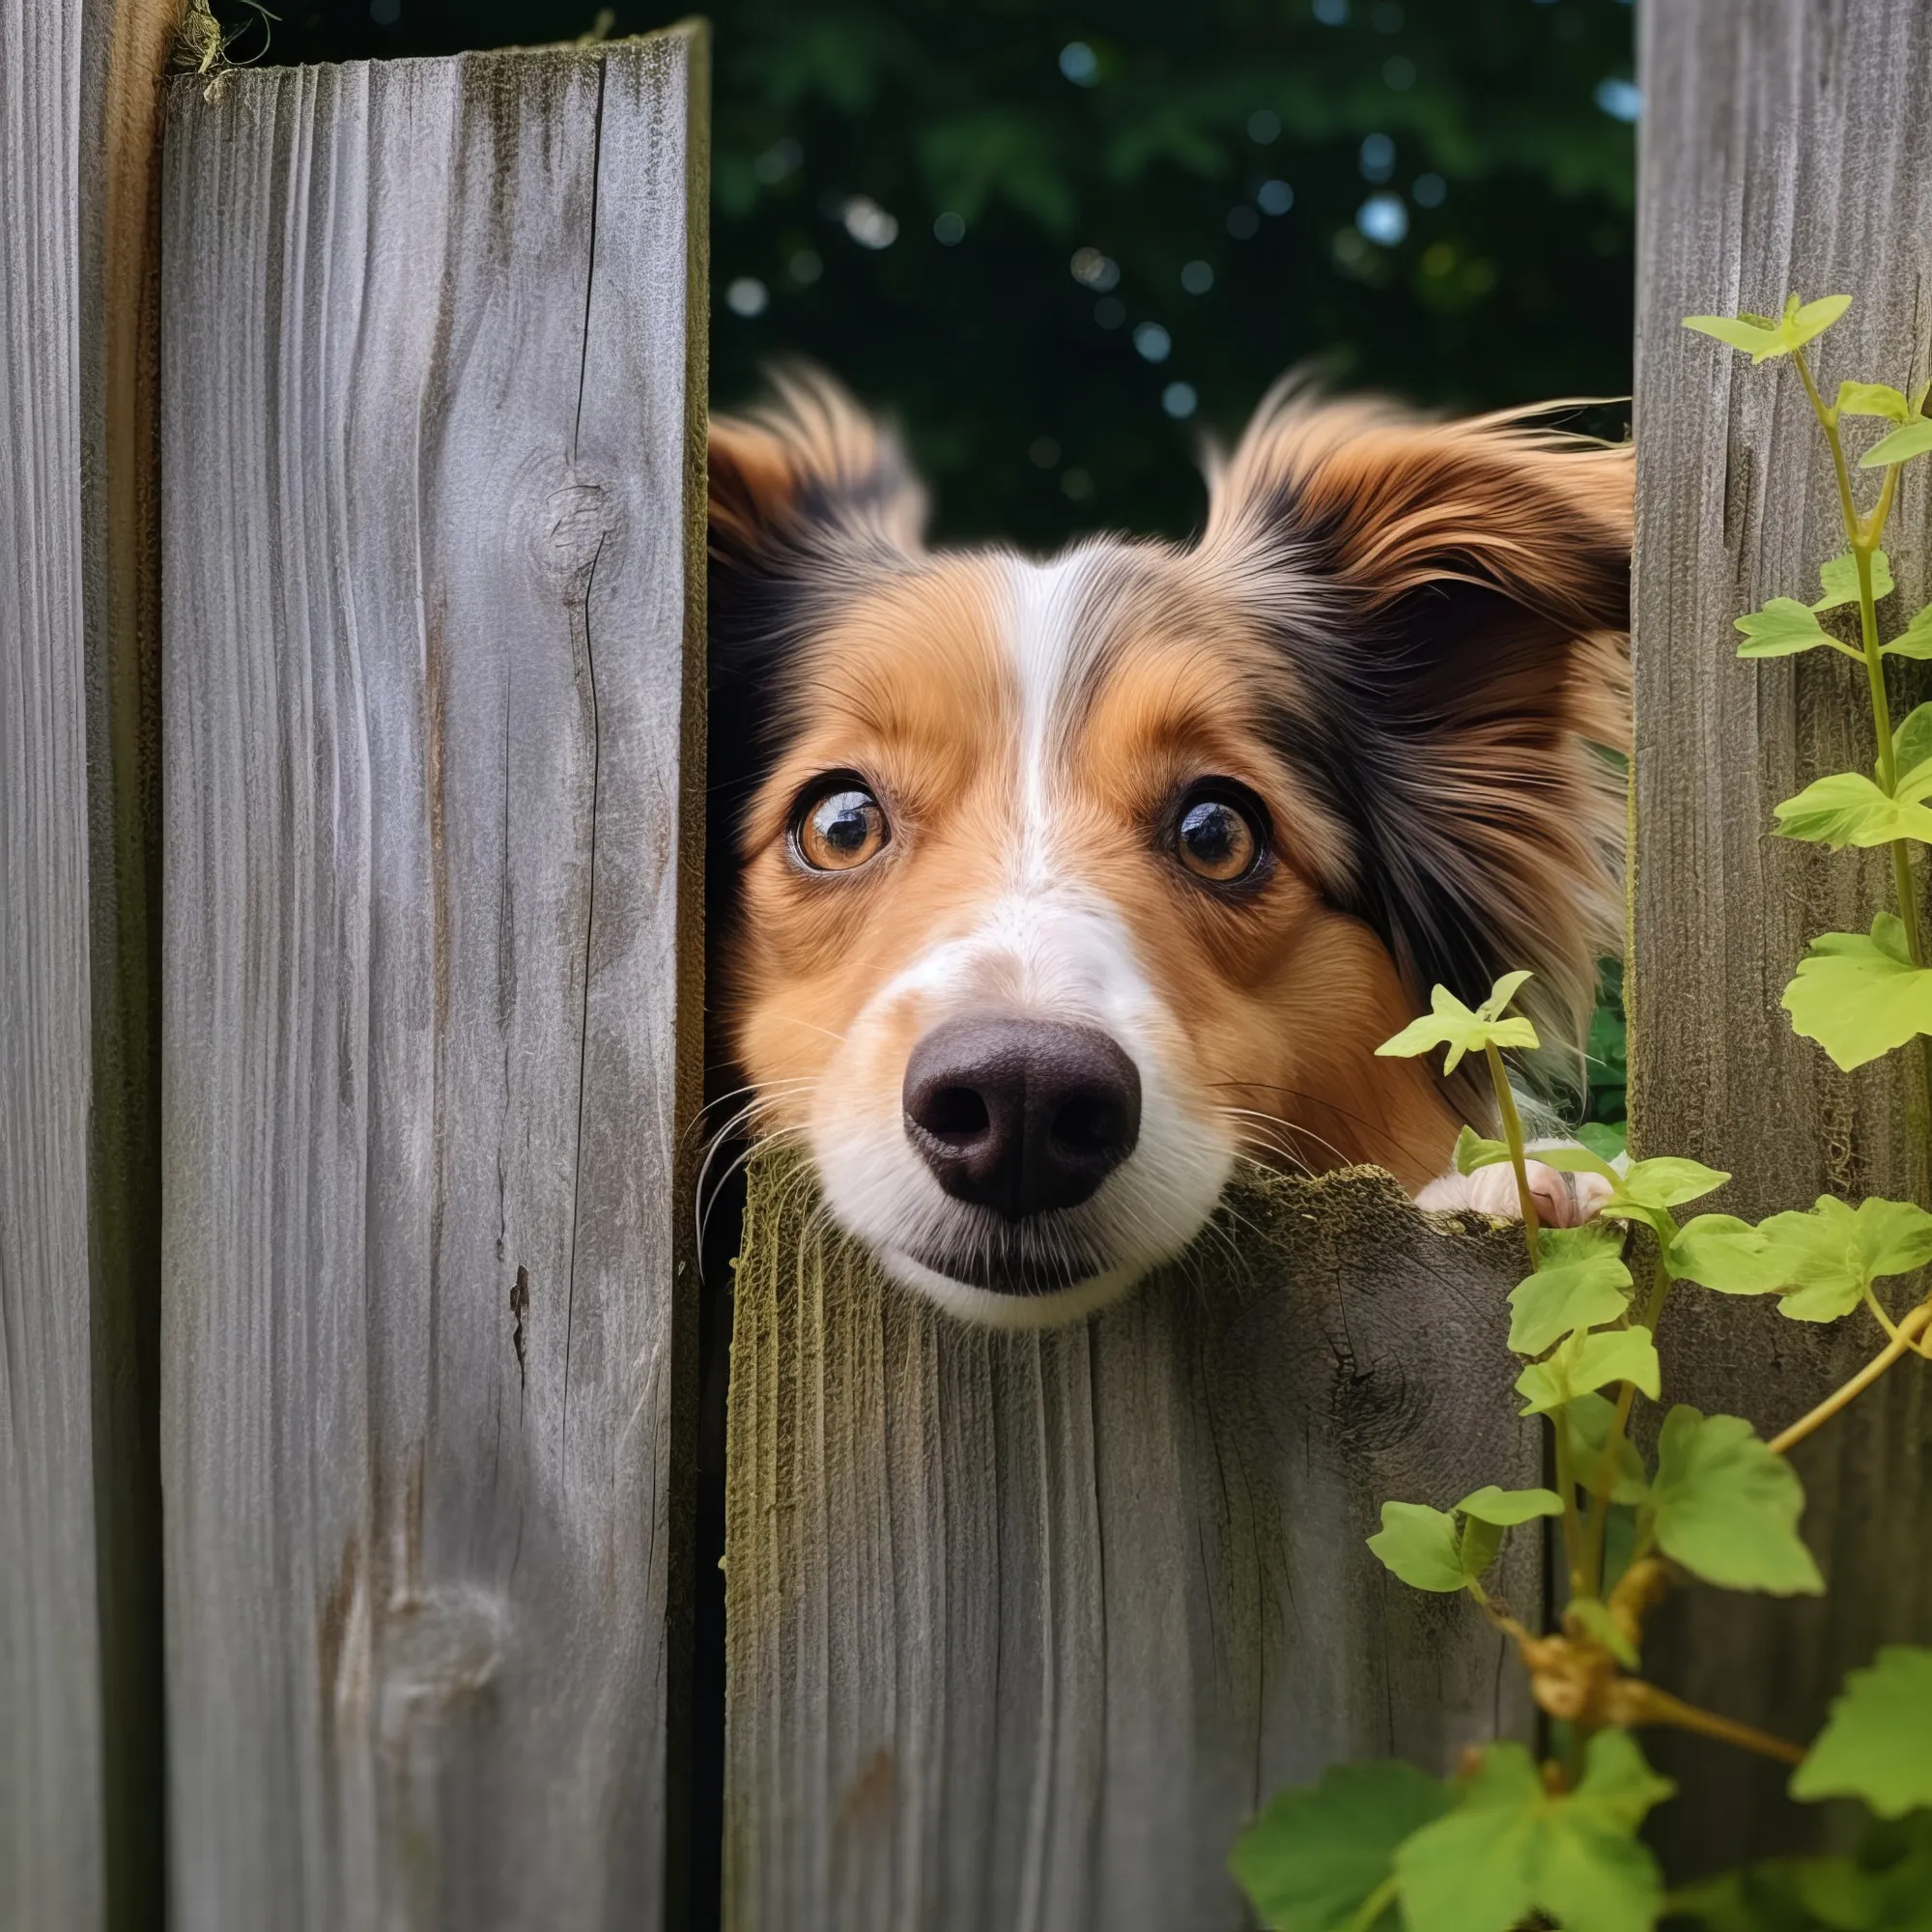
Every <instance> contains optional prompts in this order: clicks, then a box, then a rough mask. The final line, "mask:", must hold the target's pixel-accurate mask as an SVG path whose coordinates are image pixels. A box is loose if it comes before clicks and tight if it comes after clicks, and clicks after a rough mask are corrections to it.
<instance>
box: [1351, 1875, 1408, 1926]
mask: <svg viewBox="0 0 1932 1932" xmlns="http://www.w3.org/2000/svg"><path fill="white" fill-rule="evenodd" d="M1401 1889H1402V1881H1401V1880H1400V1879H1398V1878H1397V1877H1396V1875H1395V1874H1394V1873H1393V1872H1390V1873H1389V1875H1388V1877H1387V1878H1385V1879H1383V1880H1382V1882H1381V1884H1379V1885H1378V1886H1377V1887H1376V1889H1375V1890H1373V1891H1372V1892H1370V1893H1369V1895H1368V1897H1366V1898H1365V1899H1363V1900H1362V1903H1361V1906H1360V1908H1359V1909H1358V1910H1357V1912H1356V1913H1355V1916H1354V1917H1353V1918H1350V1920H1349V1922H1348V1924H1347V1925H1346V1926H1345V1927H1344V1928H1343V1932H1370V1927H1371V1926H1373V1925H1374V1924H1375V1922H1376V1920H1377V1919H1378V1918H1380V1917H1381V1916H1382V1914H1383V1913H1384V1912H1386V1911H1387V1910H1388V1909H1389V1907H1390V1906H1391V1905H1393V1904H1394V1903H1395V1901H1396V1894H1397V1893H1398V1892H1399V1891H1400V1890H1401Z"/></svg>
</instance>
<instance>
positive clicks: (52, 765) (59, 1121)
mask: <svg viewBox="0 0 1932 1932" xmlns="http://www.w3.org/2000/svg"><path fill="white" fill-rule="evenodd" d="M79 81H80V14H79V10H78V9H77V8H76V7H73V6H47V5H43V4H36V0H0V318H4V333H0V533H4V542H0V554H4V558H5V561H4V566H0V880H4V887H0V1920H4V1921H5V1922H6V1923H7V1924H9V1925H17V1926H21V1927H25V1928H40V1927H50V1928H51V1927H55V1926H62V1927H65V1926H76V1927H85V1926H90V1925H93V1924H96V1923H98V1922H99V1918H100V1913H101V1902H102V1887H101V1853H102V1830H101V1804H100V1763H101V1756H100V1682H99V1662H98V1654H97V1633H96V1598H95V1548H94V1495H93V1490H94V1475H93V1468H94V1463H93V1408H92V1402H91V1390H90V1382H89V1329H88V1241H87V1151H88V1141H87V1129H88V1082H89V1057H88V979H87V974H88V950H87V709H86V686H85V660H84V646H83V639H82V634H81V606H80V389H79V330H80V322H79V317H80V284H79V265H80V225H79V224H80V197H79V157H80V135H79V125H80V124H79V97H80V87H79Z"/></svg>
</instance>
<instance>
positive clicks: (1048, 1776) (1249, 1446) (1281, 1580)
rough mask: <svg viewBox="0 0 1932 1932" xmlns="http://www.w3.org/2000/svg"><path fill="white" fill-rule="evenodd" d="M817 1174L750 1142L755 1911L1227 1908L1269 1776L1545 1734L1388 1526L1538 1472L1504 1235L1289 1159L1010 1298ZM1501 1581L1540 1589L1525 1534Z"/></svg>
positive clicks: (733, 1487)
mask: <svg viewBox="0 0 1932 1932" xmlns="http://www.w3.org/2000/svg"><path fill="white" fill-rule="evenodd" d="M799 1179H800V1178H799V1176H798V1175H797V1173H796V1172H795V1171H794V1170H791V1169H789V1168H788V1167H786V1166H785V1165H784V1164H783V1163H782V1162H781V1161H774V1160H771V1159H769V1158H767V1159H762V1160H761V1161H760V1162H758V1163H757V1164H756V1166H755V1168H754V1173H753V1182H752V1191H751V1207H750V1210H749V1217H748V1221H747V1228H746V1244H745V1254H744V1258H743V1259H742V1260H741V1262H740V1264H739V1269H738V1277H737V1289H736V1297H737V1305H736V1317H735V1326H734V1335H733V1341H732V1352H731V1406H730V1425H729V1463H730V1473H729V1483H730V1495H729V1505H728V1523H727V1532H726V1583H727V1591H728V1597H729V1621H728V1629H727V1643H728V1650H729V1693H728V1705H729V1709H728V1752H729V1769H728V1776H727V1786H726V1822H725V1923H726V1925H727V1926H730V1927H732V1928H736V1932H751V1928H753V1927H765V1926H782V1927H784V1928H785V1932H869V1928H888V1927H891V1928H898V1927H904V1926H914V1925H916V1926H919V1927H920V1928H922V1932H967V1928H976V1932H978V1929H979V1928H983V1932H1082V1928H1090V1927H1091V1928H1093V1929H1094V1932H1173V1928H1174V1927H1176V1926H1181V1925H1185V1926H1189V1927H1196V1926H1198V1927H1228V1928H1230V1932H1232V1928H1234V1927H1236V1926H1238V1925H1240V1924H1242V1923H1244V1922H1245V1918H1244V1915H1243V1913H1242V1911H1241V1908H1240V1905H1239V1902H1238V1900H1237V1897H1236V1891H1235V1889H1234V1886H1233V1884H1232V1882H1231V1881H1230V1879H1229V1878H1228V1876H1227V1872H1226V1867H1225V1860H1226V1858H1227V1854H1228V1851H1229V1849H1230V1847H1231V1846H1232V1844H1233V1843H1234V1840H1235V1837H1236V1834H1237V1833H1238V1831H1239V1829H1240V1826H1241V1823H1242V1821H1243V1819H1244V1818H1245V1817H1246V1815H1247V1814H1248V1813H1249V1812H1250V1811H1251V1810H1252V1809H1253V1808H1254V1806H1255V1805H1256V1804H1258V1803H1259V1802H1261V1801H1262V1800H1263V1799H1264V1798H1265V1797H1266V1795H1267V1794H1268V1793H1269V1792H1271V1791H1272V1790H1273V1789H1274V1788H1275V1787H1277V1786H1278V1785H1281V1784H1283V1783H1287V1782H1291V1781H1294V1780H1300V1779H1306V1778H1309V1777H1312V1776H1315V1775H1316V1774H1317V1773H1318V1772H1319V1771H1320V1770H1321V1767H1322V1766H1324V1765H1326V1764H1328V1763H1330V1762H1332V1761H1334V1760H1336V1759H1338V1758H1344V1757H1354V1756H1373V1755H1382V1754H1388V1753H1391V1752H1394V1753H1399V1754H1401V1755H1403V1756H1406V1757H1410V1758H1412V1759H1414V1760H1415V1761H1416V1762H1418V1763H1420V1764H1423V1765H1425V1766H1427V1767H1429V1768H1431V1769H1433V1770H1435V1771H1438V1772H1446V1771H1448V1770H1450V1769H1452V1768H1453V1766H1454V1764H1455V1761H1456V1759H1457V1756H1458V1754H1459V1752H1460V1749H1461V1747H1463V1745H1464V1744H1466V1743H1469V1742H1471V1741H1473V1740H1477V1739H1481V1738H1488V1737H1492V1736H1494V1735H1498V1734H1510V1735H1518V1736H1526V1735H1528V1734H1530V1732H1531V1731H1532V1729H1533V1724H1532V1718H1533V1713H1532V1712H1531V1711H1530V1709H1529V1705H1528V1696H1527V1690H1526V1687H1525V1683H1524V1679H1523V1677H1522V1674H1521V1672H1520V1670H1519V1669H1518V1667H1517V1665H1516V1663H1515V1662H1514V1660H1513V1659H1512V1658H1510V1657H1508V1656H1506V1654H1505V1651H1504V1647H1503V1644H1502V1641H1501V1639H1500V1638H1499V1637H1497V1636H1496V1635H1495V1634H1494V1633H1493V1632H1492V1630H1491V1628H1490V1626H1489V1625H1488V1624H1487V1623H1486V1622H1485V1621H1484V1619H1483V1618H1482V1617H1481V1616H1480V1615H1479V1614H1477V1613H1476V1612H1475V1610H1474V1608H1473V1606H1472V1605H1469V1604H1467V1603H1464V1602H1462V1601H1460V1600H1456V1599H1444V1598H1436V1597H1424V1596H1422V1595H1420V1594H1419V1593H1417V1592H1415V1591H1411V1590H1408V1589H1406V1588H1405V1587H1404V1586H1402V1585H1400V1584H1398V1583H1396V1582H1395V1581H1394V1580H1393V1579H1392V1578H1391V1577H1388V1576H1387V1575H1386V1574H1385V1573H1384V1572H1383V1571H1382V1570H1381V1568H1380V1566H1379V1565H1378V1563H1377V1562H1376V1560H1375V1559H1374V1557H1372V1556H1371V1555H1370V1553H1369V1552H1368V1550H1367V1549H1366V1548H1364V1547H1363V1540H1364V1538H1366V1537H1367V1536H1368V1535H1369V1534H1371V1533H1372V1532H1373V1531H1374V1529H1375V1528H1376V1526H1377V1521H1378V1511H1379V1506H1380V1504H1381V1503H1382V1502H1383V1501H1384V1500H1385V1499H1387V1498H1390V1497H1401V1498H1407V1499H1410V1500H1417V1501H1423V1500H1427V1501H1435V1502H1438V1503H1446V1502H1449V1501H1453V1500H1454V1499H1455V1497H1457V1496H1459V1495H1461V1494H1463V1493H1464V1492H1466V1491H1467V1490H1468V1489H1471V1488H1473V1487H1475V1486H1476V1485H1477V1484H1479V1483H1482V1482H1486V1481H1498V1482H1503V1483H1516V1484H1533V1483H1535V1482H1538V1481H1540V1480H1541V1454H1542V1450H1541V1445H1540V1442H1539V1440H1538V1436H1537V1434H1536V1430H1535V1427H1534V1426H1533V1425H1528V1426H1525V1425H1522V1424H1520V1423H1518V1422H1517V1421H1516V1420H1515V1419H1514V1409H1515V1404H1514V1403H1513V1402H1512V1401H1511V1400H1510V1399H1509V1395H1508V1390H1509V1384H1510V1381H1511V1379H1512V1378H1513V1376H1514V1374H1515V1370H1516V1366H1517V1365H1516V1364H1515V1363H1514V1362H1513V1360H1512V1358H1511V1357H1510V1356H1509V1354H1508V1353H1507V1351H1506V1350H1505V1349H1504V1347H1503V1335H1504V1330H1505V1327H1506V1325H1507V1324H1506V1316H1507V1309H1506V1307H1505V1305H1504V1299H1503V1297H1504V1295H1505V1293H1506V1292H1507V1290H1508V1288H1509V1286H1510V1285H1511V1284H1512V1283H1513V1282H1514V1281H1515V1280H1517V1279H1518V1278H1519V1276H1520V1272H1521V1266H1520V1248H1519V1246H1518V1242H1519V1239H1520V1237H1519V1236H1516V1235H1515V1234H1514V1233H1513V1232H1511V1231H1497V1230H1495V1229H1493V1228H1491V1229H1489V1230H1486V1231H1485V1232H1483V1233H1481V1234H1473V1235H1470V1234H1465V1235H1460V1236H1450V1235H1449V1234H1448V1233H1447V1231H1446V1230H1445V1228H1444V1227H1443V1226H1442V1225H1441V1224H1440V1223H1433V1222H1431V1221H1430V1220H1426V1219H1425V1218H1424V1217H1423V1216H1422V1215H1420V1214H1419V1213H1417V1212H1416V1211H1415V1209H1414V1208H1412V1207H1411V1206H1410V1205H1409V1204H1408V1202H1407V1201H1406V1199H1405V1198H1404V1197H1403V1196H1402V1195H1401V1194H1400V1193H1399V1191H1398V1190H1397V1189H1396V1187H1395V1184H1394V1182H1393V1181H1392V1180H1391V1179H1389V1177H1387V1176H1386V1175H1380V1174H1375V1173H1371V1172H1368V1171H1360V1172H1355V1173H1350V1174H1348V1175H1344V1176H1338V1177H1330V1178H1328V1179H1323V1180H1321V1181H1316V1182H1312V1183H1311V1182H1299V1181H1290V1180H1281V1181H1277V1182H1273V1183H1270V1184H1267V1185H1265V1186H1262V1187H1257V1188H1255V1189H1252V1190H1248V1191H1246V1192H1244V1193H1243V1194H1242V1195H1241V1196H1240V1197H1239V1198H1238V1200H1237V1201H1236V1202H1235V1203H1234V1204H1233V1208H1232V1211H1231V1214H1230V1215H1228V1216H1225V1217H1224V1218H1223V1220H1222V1221H1221V1223H1220V1224H1219V1230H1218V1233H1216V1234H1209V1235H1208V1236H1206V1237H1204V1243H1203V1245H1202V1247H1201V1248H1200V1249H1198V1250H1196V1251H1195V1254H1194V1257H1193V1264H1184V1265H1182V1266H1180V1267H1178V1268H1177V1269H1176V1270H1174V1271H1172V1272H1171V1273H1170V1274H1168V1275H1166V1276H1163V1277H1161V1278H1158V1279H1156V1280H1154V1281H1152V1282H1151V1283H1149V1284H1148V1285H1147V1286H1146V1287H1144V1288H1143V1290H1142V1291H1141V1292H1140V1293H1138V1294H1137V1295H1136V1296H1135V1297H1134V1298H1133V1299H1131V1300H1130V1301H1128V1302H1127V1303H1126V1304H1125V1305H1123V1306H1122V1307H1121V1308H1119V1309H1117V1310H1115V1311H1112V1312H1110V1313H1109V1314H1107V1315H1105V1316H1104V1317H1102V1318H1100V1319H1099V1320H1098V1321H1095V1322H1094V1323H1092V1324H1088V1325H1083V1326H1080V1327H1076V1328H1073V1329H1070V1330H1062V1331H1059V1332H1055V1333H1049V1334H1044V1335H1002V1334H989V1333H986V1332H984V1331H980V1330H974V1329H968V1328H965V1327H963V1326H961V1325H959V1324H957V1323H955V1322H953V1321H951V1320H949V1319H948V1318H946V1317H944V1316H941V1315H939V1314H937V1313H936V1312H934V1311H932V1310H930V1309H929V1308H926V1307H925V1306H924V1305H923V1304H921V1303H919V1302H917V1301H916V1300H915V1299H914V1298H913V1297H911V1296H909V1295H907V1294H906V1293H903V1292H902V1291H897V1290H894V1289H892V1288H891V1287H889V1286H887V1285H886V1284H884V1283H883V1282H882V1281H881V1280H880V1279H879V1278H878V1276H877V1275H876V1274H875V1273H874V1272H873V1271H872V1270H871V1268H870V1267H869V1265H867V1264H865V1263H864V1262H863V1261H861V1260H860V1259H859V1258H857V1257H855V1256H854V1255H853V1254H852V1253H851V1252H850V1251H849V1249H845V1248H843V1247H842V1246H840V1245H838V1244H836V1243H832V1242H829V1241H828V1240H827V1239H826V1238H825V1237H824V1236H823V1234H822V1225H823V1224H822V1220H821V1221H817V1222H814V1221H812V1220H811V1218H810V1216H811V1201H810V1193H809V1190H808V1189H807V1188H805V1187H803V1186H801V1185H799V1184H798V1181H799ZM1235 1216H1238V1219H1236V1218H1234V1217H1235ZM1231 1236H1232V1240H1234V1241H1238V1244H1239V1246H1238V1251H1236V1249H1235V1247H1234V1246H1233V1245H1232V1244H1231ZM1505 1585H1506V1588H1507V1590H1508V1593H1509V1595H1510V1597H1511V1598H1512V1599H1513V1601H1514V1602H1515V1603H1516V1604H1517V1605H1519V1606H1520V1608H1522V1609H1523V1610H1525V1611H1528V1612H1530V1613H1532V1614H1533V1613H1535V1611H1536V1610H1537V1608H1538V1607H1539V1605H1540V1603H1541V1556H1540V1553H1539V1551H1538V1548H1537V1545H1536V1542H1535V1540H1534V1539H1533V1538H1529V1537H1523V1538H1518V1539H1516V1547H1515V1548H1514V1550H1513V1552H1511V1553H1510V1555H1509V1556H1508V1559H1507V1562H1506V1575H1505Z"/></svg>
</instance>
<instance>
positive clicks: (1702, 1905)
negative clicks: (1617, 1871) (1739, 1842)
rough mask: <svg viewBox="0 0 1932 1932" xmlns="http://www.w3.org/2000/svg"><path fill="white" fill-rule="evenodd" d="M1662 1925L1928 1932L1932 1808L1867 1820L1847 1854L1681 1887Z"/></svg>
mask: <svg viewBox="0 0 1932 1932" xmlns="http://www.w3.org/2000/svg"><path fill="white" fill-rule="evenodd" d="M1800 1775H1801V1776H1802V1775H1803V1774H1802V1773H1801V1774H1800ZM1664 1921H1665V1923H1667V1924H1671V1925H1681V1924H1685V1923H1694V1924H1697V1925H1701V1926H1703V1927H1705V1928H1706V1932H1932V1811H1919V1812H1917V1813H1915V1814H1914V1815H1912V1816H1911V1817H1908V1818H1906V1819H1903V1820H1899V1821H1896V1822H1889V1823H1888V1822H1882V1821H1880V1820H1878V1819H1872V1820H1870V1821H1869V1822H1868V1823H1867V1825H1866V1828H1865V1832H1864V1836H1863V1838H1862V1840H1861V1843H1860V1845H1859V1847H1858V1850H1857V1851H1856V1852H1854V1853H1852V1854H1851V1855H1850V1856H1844V1855H1838V1856H1834V1857H1830V1858H1813V1859H1771V1860H1767V1861H1765V1862H1764V1863H1762V1864H1755V1865H1747V1866H1746V1867H1745V1869H1744V1870H1742V1871H1733V1872H1724V1873H1721V1874H1719V1876H1718V1877H1715V1878H1708V1879H1703V1880H1700V1881H1699V1882H1698V1883H1697V1884H1695V1885H1690V1886H1685V1887H1683V1888H1682V1889H1679V1890H1677V1891H1674V1892H1672V1893H1671V1895H1670V1897H1669V1898H1668V1899H1667V1900H1666V1901H1665V1904H1664Z"/></svg>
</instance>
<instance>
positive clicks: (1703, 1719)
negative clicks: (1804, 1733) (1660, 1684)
mask: <svg viewBox="0 0 1932 1932" xmlns="http://www.w3.org/2000/svg"><path fill="white" fill-rule="evenodd" d="M1623 1689H1624V1692H1625V1698H1626V1701H1627V1714H1628V1716H1627V1720H1628V1721H1629V1722H1631V1723H1633V1724H1668V1725H1670V1726H1672V1727H1673V1728H1674V1729H1676V1730H1680V1731H1696V1732H1697V1733H1699V1735H1701V1736H1703V1737H1707V1738H1718V1739H1720V1740H1721V1741H1722V1742H1723V1743H1725V1744H1727V1745H1736V1746H1737V1747H1738V1748H1739V1749H1740V1750H1747V1751H1755V1752H1756V1753H1757V1754H1758V1755H1759V1756H1760V1757H1775V1758H1776V1760H1777V1761H1778V1763H1780V1764H1802V1763H1803V1762H1804V1746H1803V1745H1795V1744H1793V1743H1792V1742H1791V1741H1790V1740H1789V1739H1788V1738H1778V1737H1773V1736H1772V1734H1771V1733H1770V1732H1769V1731H1761V1730H1759V1729H1758V1728H1757V1727H1756V1726H1755V1725H1754V1724H1741V1723H1739V1722H1738V1720H1737V1719H1735V1718H1720V1717H1719V1715H1718V1714H1717V1712H1715V1711H1705V1710H1700V1709H1699V1708H1698V1707H1697V1706H1696V1705H1695V1704H1687V1703H1685V1701H1684V1700H1683V1698H1681V1697H1673V1696H1672V1695H1671V1694H1670V1692H1669V1691H1668V1690H1659V1689H1658V1688H1657V1686H1656V1685H1655V1684H1635V1683H1633V1684H1629V1685H1627V1686H1625V1687H1623Z"/></svg>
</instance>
